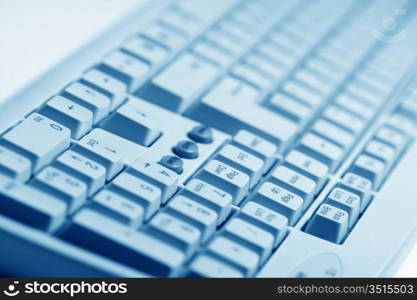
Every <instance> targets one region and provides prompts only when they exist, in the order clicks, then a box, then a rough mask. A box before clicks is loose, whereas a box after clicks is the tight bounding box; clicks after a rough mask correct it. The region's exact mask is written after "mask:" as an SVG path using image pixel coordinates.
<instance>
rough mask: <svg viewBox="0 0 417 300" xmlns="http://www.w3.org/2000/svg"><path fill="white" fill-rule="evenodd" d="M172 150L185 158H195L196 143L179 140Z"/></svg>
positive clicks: (196, 153) (196, 152) (196, 151)
mask: <svg viewBox="0 0 417 300" xmlns="http://www.w3.org/2000/svg"><path fill="white" fill-rule="evenodd" d="M173 151H174V153H175V154H176V155H178V156H179V157H181V158H185V159H195V158H197V157H198V146H197V144H196V143H194V142H192V141H188V140H182V141H179V142H178V143H177V145H176V146H175V147H174V149H173Z"/></svg>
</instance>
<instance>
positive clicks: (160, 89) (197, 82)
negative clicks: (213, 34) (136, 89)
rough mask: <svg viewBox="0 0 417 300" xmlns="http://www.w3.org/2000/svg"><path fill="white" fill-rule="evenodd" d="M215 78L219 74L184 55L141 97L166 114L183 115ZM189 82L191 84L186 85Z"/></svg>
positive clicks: (188, 55) (191, 56)
mask: <svg viewBox="0 0 417 300" xmlns="http://www.w3.org/2000/svg"><path fill="white" fill-rule="evenodd" d="M218 75H219V70H218V69H217V68H216V67H215V66H213V65H211V64H210V63H207V62H206V61H204V60H203V59H201V58H199V57H197V56H196V55H194V54H191V53H185V54H183V55H181V56H180V57H178V58H177V59H176V60H175V61H174V62H173V63H171V64H170V65H168V67H166V68H165V69H164V70H163V71H162V72H161V73H159V74H158V75H157V76H156V77H154V78H153V79H152V82H151V85H150V86H149V87H148V88H146V89H145V91H143V93H142V94H141V96H142V97H143V98H145V99H146V100H149V101H151V102H153V103H156V104H158V105H161V106H162V107H164V108H167V109H169V110H172V111H175V112H178V113H183V112H184V111H185V110H186V109H187V108H189V107H190V106H191V105H192V104H193V103H194V102H195V101H196V100H197V99H196V97H198V96H199V95H200V93H202V92H203V91H204V90H205V89H206V88H208V87H209V85H210V84H211V83H212V82H213V81H214V80H215V79H216V77H217V76H218ZM190 82H192V84H190Z"/></svg>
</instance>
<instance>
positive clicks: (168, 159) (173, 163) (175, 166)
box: [159, 155, 184, 174]
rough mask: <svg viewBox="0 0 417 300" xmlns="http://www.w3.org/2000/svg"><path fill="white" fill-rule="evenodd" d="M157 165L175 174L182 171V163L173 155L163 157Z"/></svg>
mask: <svg viewBox="0 0 417 300" xmlns="http://www.w3.org/2000/svg"><path fill="white" fill-rule="evenodd" d="M159 163H160V164H161V165H162V166H164V167H165V168H168V169H170V170H172V171H174V172H175V173H177V174H181V173H182V171H183V170H184V168H183V167H184V161H183V160H182V159H181V158H179V157H178V156H175V155H165V156H163V157H162V158H161V160H160V161H159Z"/></svg>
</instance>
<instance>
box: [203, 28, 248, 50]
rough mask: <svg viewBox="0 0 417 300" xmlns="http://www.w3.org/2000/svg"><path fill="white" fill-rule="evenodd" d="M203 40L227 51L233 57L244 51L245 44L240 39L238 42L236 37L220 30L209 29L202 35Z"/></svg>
mask: <svg viewBox="0 0 417 300" xmlns="http://www.w3.org/2000/svg"><path fill="white" fill-rule="evenodd" d="M204 38H205V40H207V41H208V42H209V43H213V44H215V45H217V47H219V48H221V49H223V50H225V51H227V52H228V53H230V54H231V55H233V56H234V57H237V56H238V55H239V54H241V53H242V52H243V51H245V49H246V47H247V45H245V44H243V43H242V41H240V42H238V40H237V39H236V38H233V37H231V36H230V34H227V33H225V32H224V31H222V30H211V31H209V32H208V33H206V34H205V36H204Z"/></svg>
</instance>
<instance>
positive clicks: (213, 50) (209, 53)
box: [193, 41, 234, 67]
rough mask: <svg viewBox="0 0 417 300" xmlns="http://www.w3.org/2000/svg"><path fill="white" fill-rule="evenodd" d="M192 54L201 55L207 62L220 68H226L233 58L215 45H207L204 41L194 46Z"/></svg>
mask: <svg viewBox="0 0 417 300" xmlns="http://www.w3.org/2000/svg"><path fill="white" fill-rule="evenodd" d="M193 52H195V53H197V54H198V55H201V56H202V57H204V58H206V59H207V60H209V61H211V62H213V63H215V64H216V65H219V66H221V67H227V66H229V65H230V64H231V63H232V62H233V59H234V57H233V56H232V55H230V54H229V53H228V52H227V51H224V50H223V49H221V48H219V47H218V46H217V45H214V44H212V43H208V42H206V41H199V42H197V43H196V44H195V45H194V48H193Z"/></svg>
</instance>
